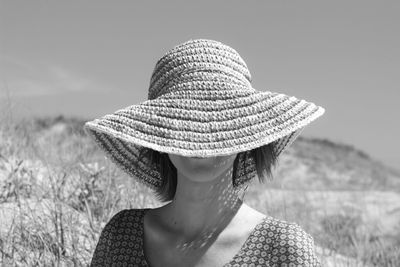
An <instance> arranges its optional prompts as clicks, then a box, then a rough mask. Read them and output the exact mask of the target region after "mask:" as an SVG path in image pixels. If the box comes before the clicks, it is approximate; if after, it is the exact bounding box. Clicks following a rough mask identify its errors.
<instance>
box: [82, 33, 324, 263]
mask: <svg viewBox="0 0 400 267" xmlns="http://www.w3.org/2000/svg"><path fill="white" fill-rule="evenodd" d="M323 113H324V109H323V108H322V107H319V106H316V105H315V104H313V103H310V102H307V101H305V100H299V99H297V98H295V97H289V96H286V95H284V94H278V93H274V92H269V91H265V92H262V91H257V90H256V89H254V88H252V86H251V75H250V72H249V70H248V68H247V66H246V63H245V62H244V61H243V59H242V58H241V57H240V55H239V54H238V53H237V52H236V51H235V50H234V49H233V48H231V47H229V46H227V45H225V44H222V43H220V42H217V41H213V40H206V39H198V40H189V41H187V42H185V43H183V44H180V45H178V46H176V47H174V48H173V49H171V50H170V51H168V52H167V53H166V54H165V55H164V56H163V57H161V58H160V59H159V60H158V62H157V64H156V66H155V69H154V71H153V74H152V77H151V81H150V87H149V92H148V100H147V101H145V102H143V103H140V104H138V105H132V106H129V107H127V108H124V109H121V110H118V111H116V112H115V113H113V114H109V115H106V116H104V117H102V118H100V119H96V120H94V121H91V122H87V123H86V125H85V128H86V130H87V132H88V133H90V135H91V136H92V137H93V138H94V140H95V141H96V142H97V143H98V144H99V145H100V147H101V148H102V149H103V150H104V151H105V152H106V153H107V155H108V156H109V157H110V159H111V160H112V161H113V162H115V163H116V164H117V165H118V166H119V167H121V168H122V169H124V170H125V171H126V172H127V173H128V174H130V175H131V176H133V177H135V178H136V179H137V180H138V181H140V182H142V183H144V184H145V185H147V186H149V187H151V188H152V189H154V191H155V193H156V194H157V196H158V197H159V198H160V199H161V200H163V201H169V202H168V203H167V204H165V205H164V206H161V207H159V208H155V209H131V210H123V211H120V212H119V213H117V214H116V215H115V216H113V217H112V218H111V220H110V221H109V222H108V223H107V225H106V226H105V227H104V229H103V231H102V233H101V236H100V239H99V241H98V244H97V246H96V250H95V252H94V255H93V259H92V266H125V265H126V266H151V267H158V266H164V267H165V266H319V265H320V264H319V262H318V259H317V258H316V256H315V255H314V244H313V239H312V237H311V236H310V235H309V234H307V233H306V232H304V230H303V229H302V228H300V227H299V226H298V225H297V224H295V223H288V222H285V221H282V220H278V219H275V218H272V217H270V216H267V215H264V214H262V213H261V212H259V211H256V210H255V209H253V208H251V207H249V206H247V205H246V204H244V203H243V200H242V199H241V198H240V192H242V190H243V189H245V188H246V187H247V185H248V184H249V183H250V181H251V180H252V179H253V178H254V176H256V175H257V176H258V178H259V180H260V181H262V180H263V179H264V178H265V177H267V176H271V169H272V166H273V165H275V162H276V160H277V158H278V156H279V155H280V154H281V153H282V151H284V150H285V149H286V148H287V147H288V146H289V145H290V144H291V143H292V142H293V140H294V139H295V138H296V137H297V136H298V134H299V133H300V131H301V130H302V129H303V128H304V126H306V125H307V124H309V123H310V122H311V121H313V120H315V119H316V118H318V117H319V116H321V115H322V114H323Z"/></svg>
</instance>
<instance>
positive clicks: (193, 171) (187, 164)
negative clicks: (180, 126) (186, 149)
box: [169, 154, 236, 182]
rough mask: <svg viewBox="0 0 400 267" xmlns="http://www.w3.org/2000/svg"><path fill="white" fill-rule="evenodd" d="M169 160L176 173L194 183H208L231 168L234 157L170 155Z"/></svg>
mask: <svg viewBox="0 0 400 267" xmlns="http://www.w3.org/2000/svg"><path fill="white" fill-rule="evenodd" d="M169 158H170V160H171V162H172V163H173V164H174V166H175V167H176V169H177V171H178V172H180V173H182V174H183V175H184V176H185V177H188V178H189V179H190V180H191V181H195V182H209V181H212V180H214V179H216V178H217V177H219V176H220V175H221V174H222V173H223V172H224V171H226V170H227V169H228V168H230V167H232V165H233V162H234V160H235V158H236V154H235V155H229V156H218V157H209V158H194V157H184V156H180V155H174V154H170V155H169Z"/></svg>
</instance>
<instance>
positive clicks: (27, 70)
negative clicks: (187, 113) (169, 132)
mask: <svg viewBox="0 0 400 267" xmlns="http://www.w3.org/2000/svg"><path fill="white" fill-rule="evenodd" d="M399 14H400V4H399V2H398V1H341V0H339V1H308V0H303V1H261V0H260V1H237V0H229V1H228V0H227V1H217V0H214V1H210V0H207V1H171V0H170V1H128V0H126V1H118V0H114V1H99V0H95V1H94V0H93V1H90V0H85V1H76V0H69V1H50V0H47V1H44V0H36V1H31V0H26V1H20V0H0V56H1V57H0V60H1V64H0V79H1V83H0V105H1V106H0V110H7V112H8V113H10V112H11V113H12V116H14V117H15V118H21V117H30V116H57V115H64V116H78V117H81V118H85V119H88V120H89V119H94V118H96V117H100V116H103V115H105V114H108V113H112V112H114V111H116V110H118V109H120V108H123V107H127V106H129V105H133V104H139V103H140V102H142V101H145V100H146V99H147V90H148V85H149V80H150V75H151V72H152V71H153V68H154V65H155V63H156V61H157V59H158V58H160V57H161V56H162V55H164V54H165V53H166V52H167V51H168V50H169V49H171V48H172V47H174V46H175V45H178V44H180V43H183V42H185V41H187V40H189V39H197V38H206V39H213V40H217V41H220V42H223V43H225V44H227V45H229V46H231V47H233V48H234V49H235V50H237V51H238V52H239V54H240V55H241V56H242V58H243V59H244V60H245V62H246V63H247V66H248V67H249V69H250V72H251V75H252V78H253V81H252V86H253V87H254V88H256V89H257V90H260V91H266V90H268V91H275V92H280V93H284V94H288V95H292V96H296V97H297V98H300V99H305V100H307V101H310V102H313V103H315V104H317V105H319V106H322V107H324V108H325V110H326V112H325V114H324V115H323V116H322V117H320V118H318V119H317V120H316V121H314V122H312V124H310V125H309V126H307V127H306V128H305V130H304V131H303V133H302V134H303V135H304V136H308V137H315V138H327V139H329V140H331V141H334V142H338V143H343V144H348V145H352V146H354V147H356V148H357V149H360V150H362V151H364V152H366V153H368V154H369V155H370V156H371V157H372V158H375V159H377V160H378V161H381V162H383V163H384V164H386V165H388V166H392V167H395V168H396V169H400V156H399V154H398V151H400V141H399V138H398V137H399V136H400V120H399V115H400V105H399V98H400V88H399V84H400V78H399V77H400V52H399V47H400V34H399V32H400V16H399ZM2 113H3V114H5V112H4V111H2Z"/></svg>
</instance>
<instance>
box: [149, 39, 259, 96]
mask: <svg viewBox="0 0 400 267" xmlns="http://www.w3.org/2000/svg"><path fill="white" fill-rule="evenodd" d="M232 89H243V90H254V89H253V88H252V86H251V74H250V71H249V69H248V68H247V65H246V63H245V62H244V60H243V59H242V58H241V56H240V55H239V53H238V52H237V51H236V50H234V49H233V48H231V47H230V46H228V45H225V44H223V43H221V42H218V41H214V40H207V39H196V40H189V41H187V42H185V43H182V44H180V45H177V46H175V47H174V48H172V49H171V50H169V51H168V52H167V53H166V54H165V55H164V56H163V57H161V58H160V59H159V60H158V61H157V63H156V66H155V68H154V70H153V73H152V75H151V79H150V86H149V93H148V99H154V98H158V97H160V96H162V95H165V94H167V93H171V92H176V91H181V90H196V91H197V90H232Z"/></svg>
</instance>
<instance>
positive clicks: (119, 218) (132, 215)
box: [104, 209, 147, 231]
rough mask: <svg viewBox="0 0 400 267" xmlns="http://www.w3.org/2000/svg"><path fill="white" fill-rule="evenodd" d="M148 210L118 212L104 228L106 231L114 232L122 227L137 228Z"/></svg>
mask: <svg viewBox="0 0 400 267" xmlns="http://www.w3.org/2000/svg"><path fill="white" fill-rule="evenodd" d="M146 210H147V209H124V210H121V211H119V212H117V213H116V214H115V215H114V216H112V217H111V219H110V220H109V221H108V222H107V223H106V225H105V226H104V230H108V231H112V230H115V229H118V228H121V227H126V226H128V227H129V226H131V227H132V226H134V227H137V226H138V225H139V223H140V221H141V218H142V217H143V215H144V213H145V211H146Z"/></svg>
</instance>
